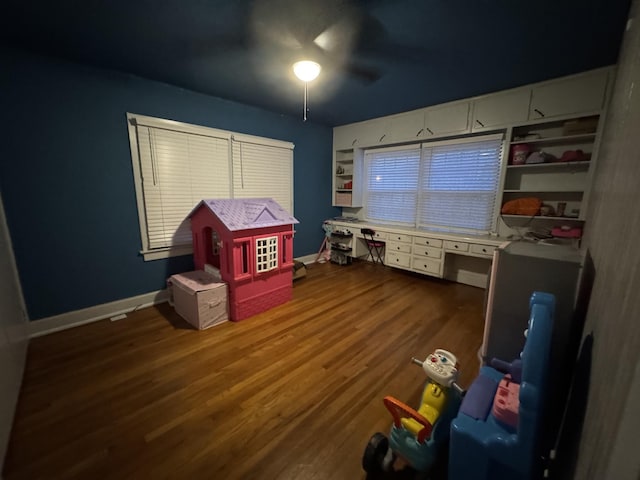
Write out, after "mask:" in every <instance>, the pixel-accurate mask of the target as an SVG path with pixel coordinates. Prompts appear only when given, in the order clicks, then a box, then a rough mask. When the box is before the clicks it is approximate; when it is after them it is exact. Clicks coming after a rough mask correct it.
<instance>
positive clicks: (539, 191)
mask: <svg viewBox="0 0 640 480" xmlns="http://www.w3.org/2000/svg"><path fill="white" fill-rule="evenodd" d="M503 191H504V193H582V192H583V191H584V190H566V189H558V190H543V189H524V190H503Z"/></svg>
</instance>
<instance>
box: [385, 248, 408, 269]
mask: <svg viewBox="0 0 640 480" xmlns="http://www.w3.org/2000/svg"><path fill="white" fill-rule="evenodd" d="M385 263H386V264H387V265H388V266H390V267H403V268H409V265H410V264H411V255H407V254H406V253H398V252H389V251H387V256H386V258H385Z"/></svg>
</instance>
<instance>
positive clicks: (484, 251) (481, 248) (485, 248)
mask: <svg viewBox="0 0 640 480" xmlns="http://www.w3.org/2000/svg"><path fill="white" fill-rule="evenodd" d="M495 249H496V246H495V245H478V244H476V243H472V244H471V245H469V252H471V253H477V254H478V255H486V256H487V257H492V256H493V251H494V250H495Z"/></svg>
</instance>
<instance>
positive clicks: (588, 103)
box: [529, 70, 608, 120]
mask: <svg viewBox="0 0 640 480" xmlns="http://www.w3.org/2000/svg"><path fill="white" fill-rule="evenodd" d="M607 79H608V71H606V70H605V71H600V72H594V73H591V74H587V75H582V76H579V77H575V78H568V79H566V80H558V81H556V82H552V83H548V84H546V85H541V86H538V87H534V88H533V91H532V93H531V107H530V110H529V118H530V119H531V120H537V119H540V118H548V117H556V116H560V115H575V114H578V113H586V112H596V111H599V110H601V109H602V107H603V106H604V100H605V93H606V90H607Z"/></svg>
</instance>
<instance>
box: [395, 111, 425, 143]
mask: <svg viewBox="0 0 640 480" xmlns="http://www.w3.org/2000/svg"><path fill="white" fill-rule="evenodd" d="M389 131H390V134H391V139H392V141H393V142H408V141H411V140H419V139H421V138H423V133H424V110H417V111H414V112H408V113H404V114H401V115H396V116H394V117H391V119H390V121H389Z"/></svg>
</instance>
